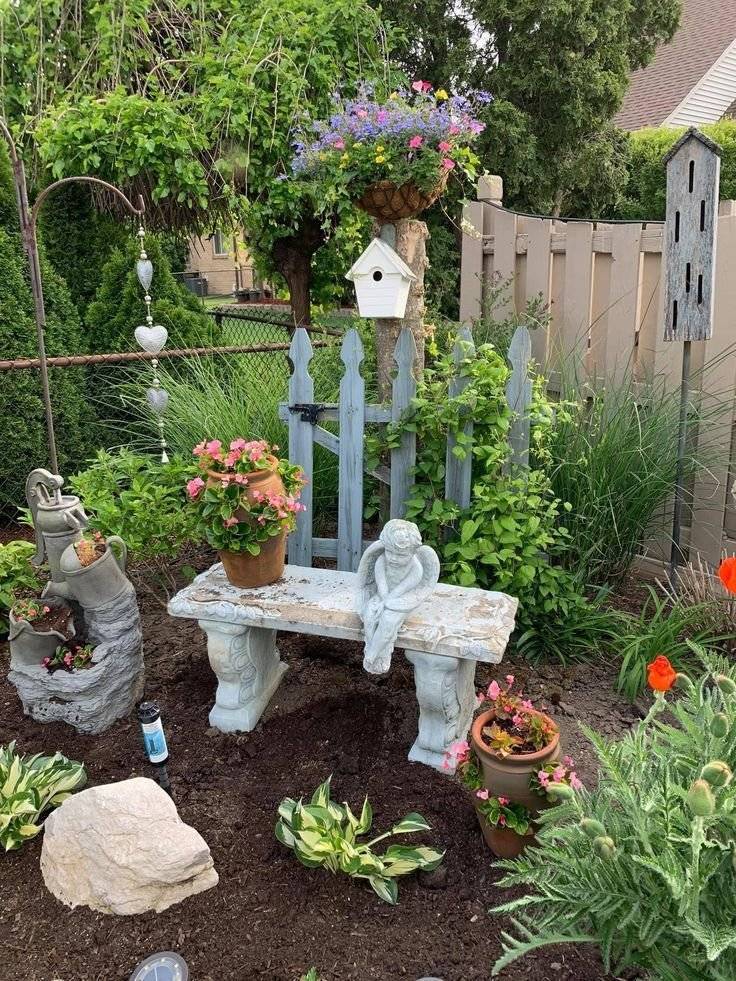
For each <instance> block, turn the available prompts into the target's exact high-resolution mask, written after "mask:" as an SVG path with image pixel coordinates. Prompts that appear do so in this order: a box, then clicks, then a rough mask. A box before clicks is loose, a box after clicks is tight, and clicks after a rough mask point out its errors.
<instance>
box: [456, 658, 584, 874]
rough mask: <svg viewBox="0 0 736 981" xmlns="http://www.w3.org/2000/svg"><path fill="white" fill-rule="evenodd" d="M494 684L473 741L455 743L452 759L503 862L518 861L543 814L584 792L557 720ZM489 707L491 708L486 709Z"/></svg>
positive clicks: (482, 698)
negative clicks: (561, 742)
mask: <svg viewBox="0 0 736 981" xmlns="http://www.w3.org/2000/svg"><path fill="white" fill-rule="evenodd" d="M513 683H514V678H513V675H507V677H506V687H505V688H501V686H500V685H499V684H498V682H496V681H493V682H491V684H490V685H489V686H488V689H487V690H486V691H485V692H480V693H479V694H478V702H479V704H480V707H481V708H482V709H483V711H481V712H480V714H479V715H478V716H477V718H476V719H475V721H474V722H473V725H472V727H471V732H470V741H467V740H460V741H458V742H456V743H453V744H452V745H451V746H450V748H449V751H448V754H447V757H448V759H447V769H451V768H452V766H451V763H450V760H452V763H453V764H454V766H455V767H456V769H457V773H458V775H459V777H460V779H461V780H462V782H463V784H464V785H465V786H466V787H467V788H468V790H469V791H470V792H471V793H472V795H473V806H474V807H475V810H476V813H477V815H478V821H479V823H480V827H481V831H482V832H483V837H484V838H485V840H486V843H487V845H488V846H489V848H490V849H491V850H492V851H493V852H494V854H496V855H497V856H499V857H500V858H513V857H515V856H516V855H519V854H520V853H521V852H522V851H523V850H524V848H525V847H526V846H527V845H528V844H530V843H531V842H532V841H533V840H534V818H535V817H536V815H537V814H538V813H539V811H541V810H543V809H545V808H547V807H549V806H551V805H552V804H555V803H557V802H559V801H560V800H563V799H565V798H567V797H569V796H570V795H571V794H573V793H574V792H575V791H576V790H579V789H580V788H581V787H582V783H581V781H580V779H579V778H578V776H577V774H576V772H575V769H574V767H575V763H574V761H573V760H572V759H571V758H570V757H569V756H565V757H564V758H563V759H562V761H560V760H559V732H558V730H557V727H556V726H555V724H554V722H553V721H552V719H550V718H549V717H548V716H546V715H545V714H544V713H543V712H539V711H538V710H537V709H535V708H534V706H533V705H532V703H531V702H530V701H529V700H528V699H524V698H522V696H521V695H520V694H514V693H513V692H512V686H513ZM485 706H488V707H487V708H486V707H485Z"/></svg>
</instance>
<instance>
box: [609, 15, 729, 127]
mask: <svg viewBox="0 0 736 981" xmlns="http://www.w3.org/2000/svg"><path fill="white" fill-rule="evenodd" d="M735 42H736V3H735V2H734V0H683V5H682V20H681V22H680V26H679V28H678V30H677V33H676V34H675V36H674V37H673V39H672V40H671V41H670V43H669V44H663V45H660V47H659V48H657V51H656V53H655V55H654V59H653V60H652V61H651V63H650V64H649V65H647V66H646V68H640V69H638V70H637V71H635V72H634V73H633V74H632V76H631V83H630V85H629V89H628V92H627V93H626V96H625V98H624V101H623V105H622V106H621V109H620V110H619V112H618V114H617V115H616V117H615V119H614V122H615V123H616V125H617V126H620V127H621V128H622V129H628V130H636V129H642V128H643V127H644V126H660V125H662V123H665V122H672V123H673V124H676V123H677V122H679V120H678V119H673V120H670V116H672V115H673V114H674V113H675V110H676V109H678V108H679V107H680V106H681V104H682V103H683V102H684V101H685V100H687V98H688V96H689V95H690V93H691V92H692V91H693V89H694V88H696V86H697V85H698V83H699V82H701V81H702V80H703V79H704V76H706V75H708V73H709V72H710V70H711V69H713V67H714V65H715V64H716V62H718V60H719V59H720V58H721V57H722V56H724V55H725V54H727V52H728V50H729V48H731V47H732V46H734V44H735ZM726 84H727V85H728V84H730V78H729V79H728V80H727V82H726ZM734 99H736V77H734V79H733V90H732V91H731V92H730V98H727V100H726V103H725V106H723V107H722V109H721V111H720V115H716V116H715V118H720V116H721V115H723V113H724V112H725V110H726V109H727V108H728V106H729V105H730V103H731V102H732V101H733V100H734ZM696 121H700V122H707V121H709V120H707V119H702V120H696Z"/></svg>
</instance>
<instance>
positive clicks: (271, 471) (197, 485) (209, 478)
mask: <svg viewBox="0 0 736 981" xmlns="http://www.w3.org/2000/svg"><path fill="white" fill-rule="evenodd" d="M277 450H278V446H275V445H274V446H271V445H269V444H268V443H267V442H266V441H265V440H245V439H242V438H239V439H234V440H233V441H232V442H231V443H230V445H229V448H228V449H225V448H224V447H223V445H222V443H221V441H220V440H218V439H213V440H208V441H204V442H202V443H199V445H197V446H195V447H194V450H193V453H194V456H195V457H197V459H198V468H199V471H200V472H199V473H198V474H197V476H195V477H193V478H192V479H191V480H189V481H188V483H187V494H188V496H189V499H190V501H191V502H192V504H193V506H194V507H196V508H197V509H198V512H199V524H198V527H199V531H200V532H201V534H202V535H203V537H204V538H206V540H207V541H208V542H209V544H210V545H212V547H213V548H215V549H217V552H218V554H219V556H220V560H221V561H222V564H223V568H224V570H225V575H226V576H227V578H228V580H229V581H230V582H231V583H232V584H233V585H234V586H240V587H244V588H253V587H256V586H266V585H268V584H269V583H272V582H276V580H277V579H280V578H281V576H282V575H283V572H284V562H285V546H286V536H287V534H288V533H289V532H290V531H292V530H293V529H294V527H295V525H296V516H297V514H298V513H299V511H301V510H304V505H302V504H300V503H299V495H300V493H301V489H302V487H303V486H304V475H303V473H302V471H301V469H300V468H299V467H296V466H293V465H292V464H290V463H289V462H288V461H286V460H280V459H279V458H278V457H277V456H276V455H275V454H276V451H277Z"/></svg>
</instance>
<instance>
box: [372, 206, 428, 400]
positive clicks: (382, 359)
mask: <svg viewBox="0 0 736 981" xmlns="http://www.w3.org/2000/svg"><path fill="white" fill-rule="evenodd" d="M394 227H395V228H396V244H395V245H394V247H393V248H394V251H395V252H396V253H397V254H398V255H400V256H401V258H402V259H403V260H404V262H405V263H406V264H407V265H408V266H409V267H410V269H411V271H412V272H413V273H414V275H415V276H416V277H417V278H416V279H415V280H414V282H413V283H412V284H411V289H410V290H409V299H408V301H407V304H406V312H405V313H404V317H403V319H401V320H396V319H391V320H380V319H378V320H376V361H377V368H378V397H379V399H380V400H381V401H382V402H389V401H390V400H391V386H392V376H393V374H394V372H395V370H396V365H395V363H394V348H395V346H396V341H397V340H398V337H399V334H400V332H401V328H402V327H408V328H409V330H410V331H411V332H412V334H413V335H414V340H415V341H416V345H417V363H416V364H415V366H414V367H415V372H416V375H417V377H419V373H420V372H421V370H422V369H423V367H424V340H425V331H424V270H425V268H426V266H427V251H426V242H427V239H428V238H429V232H428V231H427V226H426V225H425V223H424V222H423V221H416V220H414V219H406V218H405V219H402V220H401V221H397V222H396V223H395V226H394ZM376 231H377V229H376Z"/></svg>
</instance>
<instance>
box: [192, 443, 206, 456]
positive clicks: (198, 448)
mask: <svg viewBox="0 0 736 981" xmlns="http://www.w3.org/2000/svg"><path fill="white" fill-rule="evenodd" d="M203 453H204V443H197V445H196V446H195V447H194V449H193V450H192V455H193V456H202V454H203Z"/></svg>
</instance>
